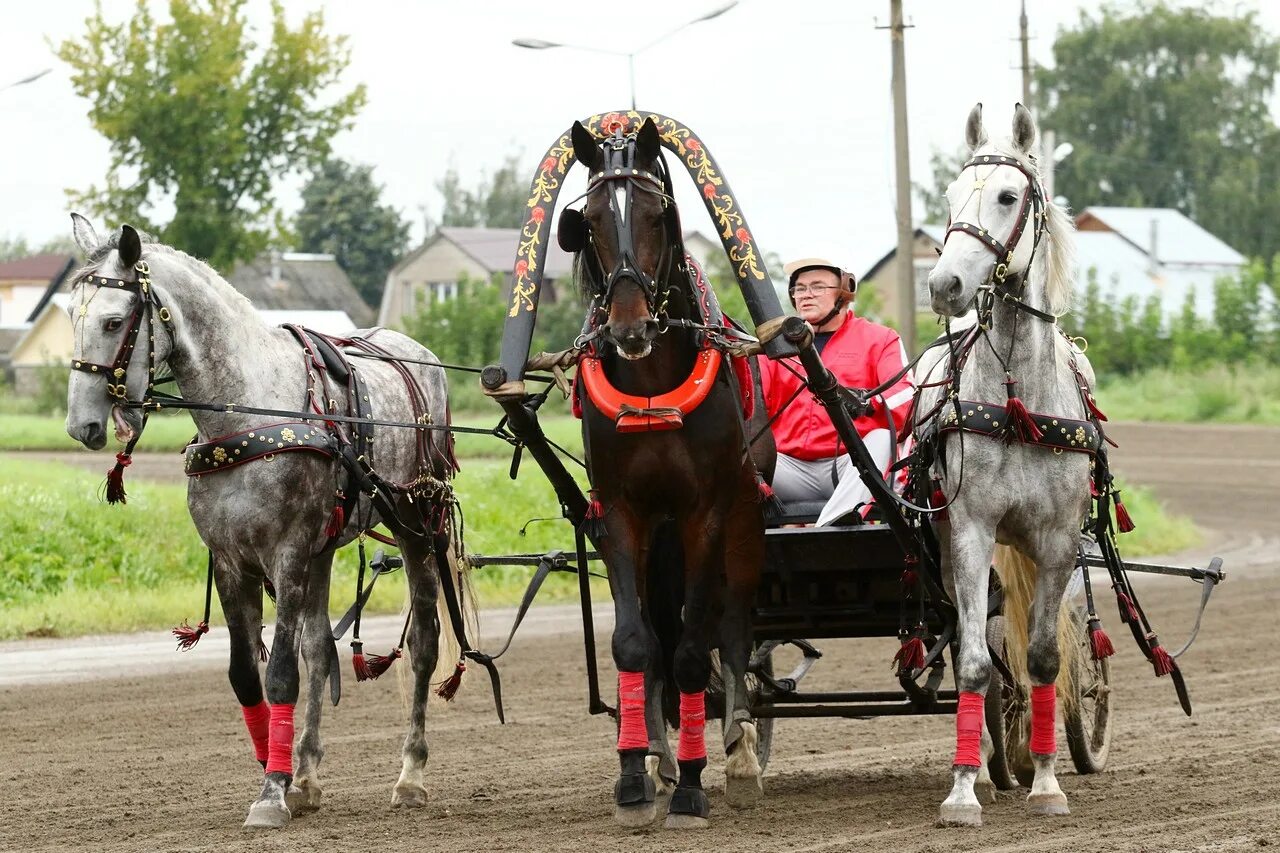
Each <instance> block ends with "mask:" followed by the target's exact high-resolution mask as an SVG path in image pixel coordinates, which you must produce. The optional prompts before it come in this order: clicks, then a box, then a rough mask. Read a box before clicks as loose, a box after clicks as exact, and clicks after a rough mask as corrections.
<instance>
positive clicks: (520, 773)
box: [0, 426, 1280, 853]
mask: <svg viewBox="0 0 1280 853" xmlns="http://www.w3.org/2000/svg"><path fill="white" fill-rule="evenodd" d="M1114 434H1115V435H1116V436H1117V437H1118V438H1119V440H1120V442H1121V445H1122V450H1121V451H1120V452H1119V453H1118V454H1117V460H1116V467H1117V468H1118V469H1119V470H1120V471H1121V472H1122V473H1123V474H1125V475H1126V477H1127V478H1128V479H1129V480H1130V481H1134V482H1140V483H1146V484H1149V485H1151V486H1153V487H1154V488H1155V489H1156V491H1157V493H1158V494H1160V495H1161V496H1163V497H1165V498H1166V499H1167V500H1168V501H1169V502H1170V504H1171V505H1172V506H1173V507H1174V508H1175V509H1177V510H1179V511H1182V512H1188V513H1193V514H1195V515H1196V516H1197V517H1198V518H1199V519H1200V520H1201V521H1202V523H1203V524H1204V526H1206V527H1207V528H1209V530H1208V540H1209V541H1208V542H1207V543H1206V547H1205V548H1202V549H1198V553H1195V554H1191V555H1184V557H1185V558H1186V559H1199V558H1201V557H1202V556H1203V555H1204V554H1205V553H1206V552H1210V551H1216V552H1220V553H1223V554H1224V555H1226V556H1227V558H1228V562H1227V568H1228V571H1229V573H1230V577H1229V580H1228V582H1227V583H1226V584H1225V585H1224V586H1223V587H1222V588H1221V589H1220V590H1219V591H1218V592H1217V594H1216V595H1215V600H1214V601H1213V603H1212V604H1211V606H1210V610H1209V613H1208V614H1207V615H1206V617H1205V624H1204V628H1203V631H1202V634H1201V639H1200V640H1199V641H1198V643H1197V645H1196V646H1195V648H1194V649H1193V650H1192V651H1191V652H1189V653H1188V654H1187V655H1186V656H1185V657H1184V658H1183V659H1182V660H1181V664H1182V666H1183V668H1184V670H1185V671H1186V672H1187V676H1188V680H1189V683H1190V687H1191V692H1192V698H1193V700H1194V701H1195V703H1196V713H1195V716H1194V717H1192V718H1189V719H1188V718H1187V717H1184V716H1183V715H1182V712H1181V711H1180V710H1179V708H1178V706H1177V702H1176V699H1175V697H1174V694H1173V690H1172V686H1171V685H1170V684H1169V682H1168V680H1167V679H1160V680H1157V679H1156V678H1154V677H1152V675H1151V670H1150V667H1149V666H1148V665H1147V664H1146V663H1145V662H1144V661H1143V660H1142V659H1141V656H1140V655H1139V654H1138V652H1137V650H1136V649H1135V648H1134V647H1133V646H1132V644H1131V643H1130V642H1127V641H1125V642H1121V641H1123V640H1124V637H1123V636H1121V634H1120V630H1119V628H1120V626H1118V625H1117V624H1116V620H1115V619H1114V612H1112V613H1111V614H1110V615H1111V616H1112V618H1111V620H1110V622H1111V627H1112V629H1113V637H1114V638H1115V639H1116V640H1117V644H1116V645H1117V648H1118V649H1119V655H1118V657H1117V658H1116V659H1115V664H1114V668H1113V683H1115V684H1116V685H1117V689H1116V693H1115V704H1116V706H1117V708H1118V710H1117V711H1116V714H1117V718H1116V720H1115V724H1114V725H1115V729H1114V739H1113V742H1112V748H1111V755H1110V761H1109V765H1108V769H1107V771H1106V772H1105V773H1102V774H1100V775H1096V776H1076V775H1075V774H1074V772H1073V771H1071V769H1070V760H1069V758H1068V757H1067V755H1066V749H1065V742H1064V740H1063V738H1062V737H1061V736H1060V737H1059V742H1060V744H1062V745H1063V748H1062V749H1061V750H1060V754H1061V758H1060V760H1059V768H1060V772H1059V776H1060V779H1061V782H1062V787H1063V789H1064V790H1065V791H1066V793H1067V795H1068V797H1069V798H1070V801H1071V808H1072V811H1073V813H1072V815H1071V816H1069V817H1065V818H1055V819H1038V820H1032V819H1030V818H1029V817H1027V816H1026V815H1025V813H1024V810H1023V804H1022V799H1023V797H1024V796H1025V792H1021V793H1020V792H1017V791H1014V792H1008V793H1002V794H1001V795H1000V797H999V800H998V801H997V802H996V803H995V804H994V805H991V806H988V807H987V808H986V811H985V815H984V819H985V821H986V826H984V827H983V828H982V829H981V830H965V831H956V830H946V831H944V830H940V829H936V828H934V825H933V821H934V816H935V814H936V812H937V805H938V803H939V802H940V801H941V800H942V798H943V797H944V796H945V793H946V790H947V788H948V787H949V780H950V775H949V773H948V771H947V768H948V764H949V760H950V755H951V750H952V743H953V740H952V731H953V728H952V726H953V724H952V721H951V720H950V719H949V718H944V717H924V718H905V719H892V718H886V719H881V720H870V721H838V720H815V721H798V720H796V721H793V720H786V721H780V722H779V723H778V726H777V729H776V733H775V740H774V750H773V759H772V762H771V764H770V766H769V771H768V773H767V775H766V778H765V785H766V800H765V802H764V804H763V805H762V806H761V807H759V808H757V809H755V810H753V811H751V812H747V813H735V812H732V811H731V810H730V809H729V808H728V807H727V806H726V805H725V804H724V802H723V799H722V797H721V795H720V789H721V785H722V781H723V777H722V776H721V774H720V764H719V763H718V762H716V761H715V760H714V759H713V768H712V769H711V770H709V771H708V773H707V774H706V777H705V778H706V779H707V781H708V784H709V788H710V790H711V797H712V812H713V814H712V819H713V828H712V829H711V830H710V831H709V832H706V833H702V834H699V835H696V836H693V835H677V834H674V833H671V832H666V831H664V830H662V829H660V828H659V827H657V826H655V828H653V829H651V830H648V831H646V832H639V833H633V832H629V831H624V830H621V829H617V828H615V827H614V826H613V825H612V823H611V821H610V811H611V792H612V785H613V777H614V773H615V772H616V759H615V758H614V754H613V752H612V748H611V746H612V740H613V726H612V723H611V722H610V721H609V720H607V719H605V718H600V717H588V716H587V715H586V714H585V687H584V685H585V668H584V664H583V661H582V654H581V644H580V637H579V636H578V635H577V634H575V633H574V632H573V630H569V631H568V632H567V633H565V634H563V635H560V636H549V637H534V638H530V639H527V640H525V641H523V642H518V643H517V646H516V648H515V649H514V650H513V651H512V652H511V654H510V655H508V657H507V658H504V660H503V667H502V671H503V673H504V687H505V692H506V695H507V716H508V724H507V725H506V726H499V725H498V724H497V721H496V720H495V719H494V717H493V714H492V710H491V705H490V699H489V696H488V690H487V686H486V685H485V684H483V683H482V681H483V680H482V679H481V678H476V677H474V676H475V674H474V673H469V674H468V680H467V682H466V684H465V685H464V689H463V691H462V693H461V694H460V695H459V697H458V699H457V700H456V701H455V702H454V703H453V705H452V706H449V707H446V706H444V705H443V704H441V705H440V706H439V707H437V708H434V709H433V712H432V716H431V718H430V721H429V730H430V734H431V737H432V741H431V742H432V759H431V761H432V766H433V768H434V775H433V777H432V781H431V782H429V788H430V789H431V794H432V801H431V802H430V804H429V805H428V806H427V808H426V809H424V810H422V811H419V812H414V813H409V812H404V811H393V810H392V809H391V808H390V807H389V805H388V804H389V799H390V788H391V785H392V783H393V782H394V781H395V778H396V775H397V772H398V770H399V743H400V739H401V737H402V736H403V730H404V726H403V719H404V711H403V707H402V705H401V699H400V695H399V691H398V689H397V686H396V684H395V682H394V680H391V681H383V682H379V683H374V684H369V685H359V686H358V687H357V686H356V685H355V684H353V683H352V682H351V681H350V679H347V683H346V685H345V687H346V690H345V695H344V698H343V701H342V705H341V706H340V707H339V708H338V709H335V710H332V711H330V712H329V713H328V715H327V722H326V727H325V734H326V738H325V745H326V749H327V754H326V757H325V762H324V766H323V768H322V770H323V773H322V782H323V784H324V785H325V799H324V807H323V808H322V810H321V811H320V812H318V813H317V814H314V815H310V816H306V817H301V818H298V819H297V820H295V821H294V823H293V824H292V825H291V826H290V827H289V828H287V829H286V830H284V831H283V832H280V833H276V834H273V835H267V836H263V835H246V834H243V833H242V832H241V830H240V829H239V826H240V823H241V821H242V820H243V818H244V815H245V812H246V809H247V807H248V805H249V802H250V801H251V800H252V798H253V796H254V795H255V793H256V788H257V784H256V781H255V777H258V776H260V772H255V771H257V765H256V764H255V763H254V762H253V760H252V756H251V754H250V751H249V748H248V743H247V738H246V737H245V736H244V732H243V724H242V723H241V721H240V715H239V712H238V709H237V707H236V705H235V702H234V700H233V698H232V696H231V693H230V690H229V688H228V687H227V685H226V681H225V678H224V676H223V673H222V665H223V661H222V659H221V658H220V657H217V656H214V655H204V656H200V655H198V654H193V655H192V656H191V663H192V668H191V669H190V670H189V671H187V672H184V673H182V674H178V675H174V674H166V675H164V676H163V677H157V676H149V675H148V674H147V673H146V672H138V673H137V674H136V675H134V676H128V677H119V678H115V679H109V680H99V681H94V682H91V683H87V684H81V685H79V686H74V685H54V686H25V687H6V688H3V689H0V733H3V736H2V737H0V787H2V788H3V790H4V792H5V796H4V797H2V798H0V849H4V850H10V849H13V850H63V849H68V848H74V849H85V850H104V851H124V850H129V851H133V850H219V851H224V850H234V851H239V850H244V851H250V850H290V851H296V850H304V851H311V850H315V851H325V853H333V851H346V850H378V851H382V850H414V851H421V850H449V851H472V850H475V851H481V850H637V849H665V850H684V849H690V850H693V849H697V850H759V851H769V850H794V851H838V850H911V851H936V852H937V853H943V851H946V852H947V853H950V851H956V850H976V849H982V850H993V851H1017V850H1064V851H1065V850H1071V851H1091V850H1117V851H1171V850H1213V851H1234V850H1255V849H1260V848H1262V847H1263V846H1266V845H1267V844H1268V843H1270V844H1271V845H1272V846H1276V845H1280V775H1277V772H1276V767H1277V765H1278V764H1280V716H1278V715H1277V714H1276V711H1275V708H1276V706H1277V704H1280V663H1278V662H1277V661H1276V659H1275V656H1274V654H1273V653H1271V652H1270V650H1269V644H1270V643H1272V642H1273V641H1274V639H1275V635H1276V625H1277V617H1276V609H1277V607H1278V606H1280V578H1277V564H1278V563H1280V559H1278V558H1277V556H1276V554H1277V550H1276V549H1277V545H1280V522H1278V521H1277V520H1276V517H1275V508H1276V507H1277V506H1280V454H1277V452H1276V450H1275V447H1276V439H1277V438H1280V433H1278V432H1277V431H1268V430H1258V429H1243V428H1237V429H1232V428H1211V429H1206V428H1188V427H1142V428H1138V427H1134V426H1127V427H1125V426H1122V427H1118V428H1116V429H1115V431H1114ZM1184 453H1186V454H1192V453H1194V454H1196V457H1195V459H1187V460H1185V461H1183V460H1182V459H1181V458H1180V457H1181V454H1184ZM1138 522H1139V523H1141V519H1138ZM1141 590H1142V592H1143V600H1144V603H1145V605H1146V607H1147V609H1148V611H1149V613H1150V614H1151V616H1152V618H1153V620H1154V621H1155V623H1156V625H1157V626H1158V627H1160V628H1161V629H1162V631H1163V633H1164V635H1165V637H1166V638H1167V639H1166V642H1167V643H1168V644H1169V645H1175V646H1176V645H1178V644H1180V642H1181V638H1182V636H1183V635H1184V633H1185V630H1186V629H1187V628H1188V627H1189V624H1190V620H1191V618H1192V616H1193V614H1194V609H1195V603H1196V601H1195V600H1196V598H1197V597H1198V591H1199V588H1198V587H1196V586H1195V585H1193V584H1192V583H1191V582H1189V581H1183V580H1165V579H1152V580H1150V581H1148V582H1145V583H1143V584H1142V586H1141ZM601 639H602V640H603V641H604V642H603V644H602V647H601V648H602V653H601V666H602V671H603V672H604V674H605V678H606V679H610V678H611V674H612V665H611V663H610V662H609V660H608V658H607V649H608V643H607V634H606V633H604V632H601ZM893 645H894V644H893V641H888V642H887V643H886V642H881V641H861V642H858V643H835V642H828V643H823V644H822V647H823V649H824V651H826V652H827V656H826V658H825V659H824V660H823V661H822V662H821V663H819V665H818V666H817V668H816V669H815V671H814V675H813V679H814V681H813V682H811V683H812V684H813V686H814V687H815V688H821V687H822V686H829V687H836V686H839V685H842V684H843V685H858V686H864V687H866V688H868V689H877V688H881V687H890V686H891V684H890V677H889V676H890V672H889V665H888V662H889V659H890V657H891V655H892V651H893ZM3 666H4V656H3V653H2V652H0V667H3ZM710 740H711V739H710V738H708V741H709V742H710Z"/></svg>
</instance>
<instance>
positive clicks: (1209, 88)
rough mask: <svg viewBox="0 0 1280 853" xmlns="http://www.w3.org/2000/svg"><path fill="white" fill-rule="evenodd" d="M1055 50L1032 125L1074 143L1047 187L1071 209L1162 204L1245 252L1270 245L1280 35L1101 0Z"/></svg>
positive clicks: (1238, 21) (1274, 240)
mask: <svg viewBox="0 0 1280 853" xmlns="http://www.w3.org/2000/svg"><path fill="white" fill-rule="evenodd" d="M1053 57H1054V62H1053V66H1052V67H1042V68H1039V69H1037V72H1036V75H1037V81H1038V96H1037V97H1038V100H1039V101H1040V104H1039V106H1040V109H1041V116H1042V122H1041V123H1042V126H1043V127H1046V128H1051V129H1053V130H1054V131H1055V132H1056V133H1057V134H1058V136H1059V138H1060V139H1062V140H1064V141H1070V142H1071V144H1072V145H1073V146H1074V149H1075V150H1074V153H1073V154H1072V155H1071V157H1069V158H1067V159H1066V160H1064V161H1063V162H1062V163H1061V164H1060V165H1059V167H1058V169H1057V172H1056V184H1055V191H1056V192H1058V193H1061V194H1063V195H1065V196H1066V197H1067V198H1068V199H1069V200H1070V202H1071V204H1072V206H1073V207H1074V208H1075V209H1076V210H1081V209H1083V208H1085V207H1087V206H1089V205H1102V204H1111V205H1130V206H1148V207H1172V208H1176V209H1178V210H1181V211H1182V212H1183V213H1185V214H1187V215H1188V216H1190V217H1191V218H1192V219H1194V220H1196V221H1197V222H1199V223H1200V224H1201V225H1203V226H1204V227H1206V228H1207V229H1209V230H1210V231H1212V232H1213V233H1215V234H1217V235H1219V236H1220V237H1223V238H1224V239H1226V240H1227V242H1228V243H1230V244H1232V245H1233V246H1234V247H1235V248H1237V249H1239V250H1240V251H1242V252H1244V253H1245V254H1247V255H1253V256H1261V257H1267V258H1269V257H1271V256H1272V255H1273V254H1275V252H1276V251H1277V250H1280V231H1277V230H1276V229H1275V228H1274V227H1273V225H1272V224H1273V223H1274V222H1275V221H1276V219H1277V217H1278V216H1280V132H1278V131H1277V129H1276V126H1275V123H1274V122H1273V120H1272V118H1271V111H1270V106H1269V105H1270V102H1271V99H1272V95H1273V92H1274V89H1275V80H1276V74H1277V72H1278V71H1280V42H1277V40H1276V39H1275V38H1274V37H1273V36H1272V35H1271V34H1269V33H1267V32H1266V31H1265V30H1264V29H1263V28H1262V27H1261V26H1260V24H1259V22H1258V19H1257V12H1255V11H1249V12H1238V13H1234V14H1232V15H1218V14H1214V13H1213V12H1212V11H1209V10H1207V9H1204V8H1198V7H1193V6H1186V7H1183V6H1178V7H1174V6H1171V5H1169V4H1168V3H1166V2H1163V0H1157V2H1144V3H1141V4H1140V5H1138V6H1137V8H1136V9H1134V8H1133V7H1132V6H1119V5H1111V4H1109V5H1105V6H1103V7H1102V9H1101V10H1100V11H1099V13H1098V14H1097V15H1096V16H1093V15H1090V14H1088V13H1086V12H1082V13H1081V15H1080V18H1079V20H1078V21H1077V23H1076V25H1075V26H1074V27H1073V28H1070V29H1067V30H1064V31H1062V32H1060V33H1059V34H1058V37H1057V39H1056V40H1055V42H1054V45H1053Z"/></svg>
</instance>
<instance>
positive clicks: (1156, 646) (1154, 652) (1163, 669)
mask: <svg viewBox="0 0 1280 853" xmlns="http://www.w3.org/2000/svg"><path fill="white" fill-rule="evenodd" d="M1147 640H1148V641H1150V643H1151V665H1152V666H1153V667H1155V670H1156V676H1157V677H1159V676H1161V675H1168V674H1169V673H1171V672H1173V671H1174V669H1176V668H1177V666H1178V665H1177V664H1176V663H1174V662H1173V658H1171V657H1170V656H1169V653H1168V652H1166V651H1165V650H1164V648H1162V647H1161V645H1160V641H1159V640H1158V639H1156V635H1155V634H1148V635H1147Z"/></svg>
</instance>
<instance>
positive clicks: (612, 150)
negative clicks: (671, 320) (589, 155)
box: [570, 131, 674, 318]
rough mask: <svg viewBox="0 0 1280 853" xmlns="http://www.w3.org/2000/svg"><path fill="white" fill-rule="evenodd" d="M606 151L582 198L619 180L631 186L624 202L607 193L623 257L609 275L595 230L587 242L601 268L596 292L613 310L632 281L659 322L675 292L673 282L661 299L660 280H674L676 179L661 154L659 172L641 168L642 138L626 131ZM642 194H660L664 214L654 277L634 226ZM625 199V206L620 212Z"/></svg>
mask: <svg viewBox="0 0 1280 853" xmlns="http://www.w3.org/2000/svg"><path fill="white" fill-rule="evenodd" d="M603 148H604V151H603V153H604V166H603V167H602V168H600V169H599V170H597V171H595V172H592V173H591V174H590V175H589V176H588V179H587V189H586V192H584V193H583V194H582V196H579V198H582V197H586V196H589V195H591V193H592V192H594V191H595V190H597V189H599V188H601V187H605V188H606V189H607V188H608V186H609V185H610V184H612V183H614V182H617V181H622V182H624V183H625V186H624V188H623V189H624V193H623V198H622V199H621V200H620V199H619V198H618V194H617V193H614V192H606V193H605V197H606V198H607V199H608V204H609V210H610V212H611V213H612V214H613V217H612V218H613V223H614V235H615V238H616V240H617V246H618V258H617V261H616V263H615V264H614V266H613V269H612V270H610V271H608V272H606V271H605V269H604V264H603V262H602V261H601V259H600V251H599V248H598V247H597V246H596V242H595V238H594V236H593V235H592V234H591V231H590V228H588V229H587V234H586V241H587V243H588V244H589V245H590V246H591V252H590V254H589V257H590V258H591V261H592V265H593V266H594V268H595V270H594V271H595V273H596V275H595V278H596V281H597V284H598V288H597V291H596V294H595V295H596V301H597V302H598V304H599V306H600V308H601V309H603V310H607V308H608V306H609V305H610V303H612V301H613V291H614V288H615V287H616V286H617V284H618V282H619V281H622V280H623V279H626V278H629V279H631V280H632V281H634V282H636V283H637V284H638V285H640V289H641V290H642V291H644V295H645V302H646V304H647V305H648V308H649V313H650V314H651V315H653V316H654V317H655V318H658V317H660V315H661V314H663V313H665V310H666V305H667V299H668V296H669V294H670V285H669V284H668V286H667V288H665V289H664V290H663V292H662V294H661V299H659V293H658V282H659V281H667V280H668V273H669V272H670V267H671V259H672V252H671V248H672V240H671V234H670V231H671V228H672V226H671V224H670V220H671V217H670V214H669V213H668V211H671V210H673V209H674V208H673V207H672V204H673V201H674V200H673V199H672V196H671V182H670V178H669V176H668V175H667V174H666V171H665V169H663V168H662V165H663V164H662V158H661V155H659V158H658V169H659V171H658V174H655V173H653V172H650V171H648V170H646V169H641V168H639V167H638V166H637V165H636V140H635V138H634V137H628V136H624V135H623V134H622V132H621V131H615V132H614V134H613V136H612V137H610V138H609V139H607V140H605V142H604V146H603ZM636 190H640V191H641V192H647V193H652V194H653V195H656V196H658V197H659V198H660V199H661V201H662V208H663V211H664V213H663V217H662V219H663V241H662V248H661V249H660V250H659V255H658V257H659V261H658V268H657V270H656V271H655V275H652V276H651V275H649V274H648V273H646V272H645V271H644V270H643V269H641V267H640V259H639V257H638V256H637V255H636V245H635V231H634V228H633V227H632V212H633V209H634V200H635V192H636ZM576 200H577V199H575V201H576ZM620 201H621V204H622V207H621V208H619V202H620ZM570 203H572V202H570ZM584 224H585V222H584Z"/></svg>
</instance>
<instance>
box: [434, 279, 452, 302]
mask: <svg viewBox="0 0 1280 853" xmlns="http://www.w3.org/2000/svg"><path fill="white" fill-rule="evenodd" d="M427 286H428V287H430V288H431V292H432V293H433V294H434V296H435V299H434V301H435V302H447V301H449V300H450V299H457V298H458V283H457V282H456V281H434V282H432V283H431V284H429V285H427Z"/></svg>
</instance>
